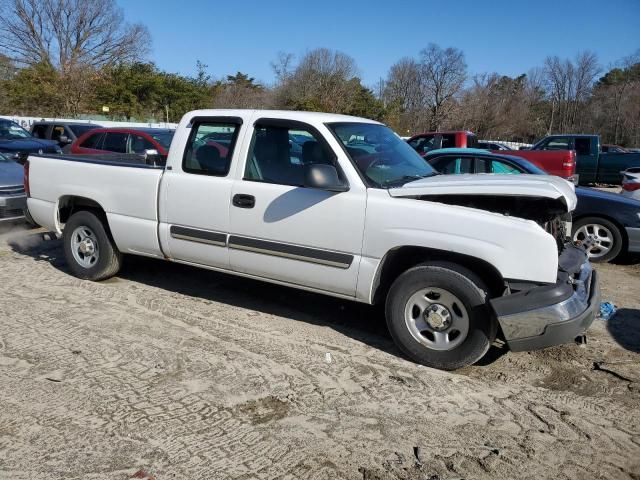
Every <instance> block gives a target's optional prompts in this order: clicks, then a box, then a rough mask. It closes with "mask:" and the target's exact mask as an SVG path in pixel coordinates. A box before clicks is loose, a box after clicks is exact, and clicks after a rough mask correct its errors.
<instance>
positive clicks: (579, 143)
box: [575, 137, 591, 155]
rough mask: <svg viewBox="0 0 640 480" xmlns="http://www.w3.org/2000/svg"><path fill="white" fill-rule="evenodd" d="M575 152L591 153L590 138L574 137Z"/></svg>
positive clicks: (579, 153) (581, 153) (580, 153)
mask: <svg viewBox="0 0 640 480" xmlns="http://www.w3.org/2000/svg"><path fill="white" fill-rule="evenodd" d="M575 144H576V153H577V154H578V155H589V153H591V139H590V138H588V137H585V138H576V140H575Z"/></svg>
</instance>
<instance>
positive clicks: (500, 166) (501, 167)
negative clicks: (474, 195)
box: [491, 160, 521, 175]
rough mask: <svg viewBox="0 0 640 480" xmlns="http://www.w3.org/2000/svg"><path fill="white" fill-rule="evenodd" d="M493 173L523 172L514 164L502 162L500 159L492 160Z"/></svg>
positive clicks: (511, 173)
mask: <svg viewBox="0 0 640 480" xmlns="http://www.w3.org/2000/svg"><path fill="white" fill-rule="evenodd" d="M491 173H505V174H510V175H513V174H518V173H521V172H520V170H519V169H518V168H516V167H514V166H513V165H510V164H508V163H506V162H501V161H499V160H492V161H491Z"/></svg>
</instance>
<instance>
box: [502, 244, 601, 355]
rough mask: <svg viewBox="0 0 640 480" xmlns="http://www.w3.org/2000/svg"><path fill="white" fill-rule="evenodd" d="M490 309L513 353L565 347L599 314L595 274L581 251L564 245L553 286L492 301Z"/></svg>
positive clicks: (527, 289) (545, 286)
mask: <svg viewBox="0 0 640 480" xmlns="http://www.w3.org/2000/svg"><path fill="white" fill-rule="evenodd" d="M491 306H492V308H493V310H494V312H495V315H496V317H497V319H498V322H499V324H500V327H501V329H502V332H503V334H504V337H505V340H506V342H507V344H508V345H509V347H510V349H511V350H513V351H525V350H537V349H541V348H546V347H550V346H553V345H561V344H564V343H568V342H571V341H573V340H574V339H576V338H577V337H579V336H581V335H582V334H584V333H585V332H586V330H587V329H588V328H589V326H590V325H591V323H592V322H593V320H594V319H595V317H596V315H597V313H598V311H599V307H600V287H599V284H598V277H597V273H596V272H595V271H594V270H593V269H592V268H591V264H590V263H589V261H588V259H587V255H586V253H585V251H584V250H583V249H582V248H579V247H576V246H574V245H566V246H565V248H564V249H563V251H562V253H561V254H560V257H559V264H558V280H557V282H556V283H555V284H553V285H543V286H535V287H531V288H524V289H523V290H521V291H518V292H517V293H511V294H508V295H505V296H502V297H498V298H494V299H492V300H491Z"/></svg>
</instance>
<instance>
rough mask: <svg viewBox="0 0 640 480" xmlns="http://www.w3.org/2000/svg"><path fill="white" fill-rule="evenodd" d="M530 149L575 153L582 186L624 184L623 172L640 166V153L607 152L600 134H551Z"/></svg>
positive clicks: (577, 171) (577, 172)
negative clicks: (603, 149) (601, 142)
mask: <svg viewBox="0 0 640 480" xmlns="http://www.w3.org/2000/svg"><path fill="white" fill-rule="evenodd" d="M527 150H528V151H531V150H575V152H576V174H578V181H579V183H580V185H588V184H591V183H609V184H616V185H620V183H621V182H622V174H621V173H620V172H621V171H623V170H627V169H629V168H632V167H640V153H633V152H612V151H608V152H603V151H602V148H601V144H600V137H599V136H598V135H573V134H569V135H549V136H547V137H544V138H543V139H542V140H540V141H538V142H537V143H535V144H534V145H533V146H532V147H531V148H529V149H527ZM511 153H515V154H517V152H511Z"/></svg>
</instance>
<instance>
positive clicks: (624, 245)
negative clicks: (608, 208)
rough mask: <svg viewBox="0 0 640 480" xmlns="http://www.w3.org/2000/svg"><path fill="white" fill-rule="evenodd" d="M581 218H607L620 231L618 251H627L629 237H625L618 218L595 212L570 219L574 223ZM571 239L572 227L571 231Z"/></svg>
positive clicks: (625, 232)
mask: <svg viewBox="0 0 640 480" xmlns="http://www.w3.org/2000/svg"><path fill="white" fill-rule="evenodd" d="M583 218H602V219H604V220H608V221H609V222H611V223H613V224H614V225H615V226H616V227H618V230H619V231H620V236H621V237H622V250H621V252H620V253H624V252H626V251H627V248H628V242H629V238H628V237H627V230H626V229H625V228H624V225H622V224H621V223H620V222H619V221H618V220H616V219H615V218H613V217H610V216H609V215H603V214H601V213H595V214H585V215H580V216H579V217H574V218H573V220H572V223H573V224H575V223H577V222H578V220H582V219H583ZM571 239H572V241H573V229H572V231H571Z"/></svg>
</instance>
